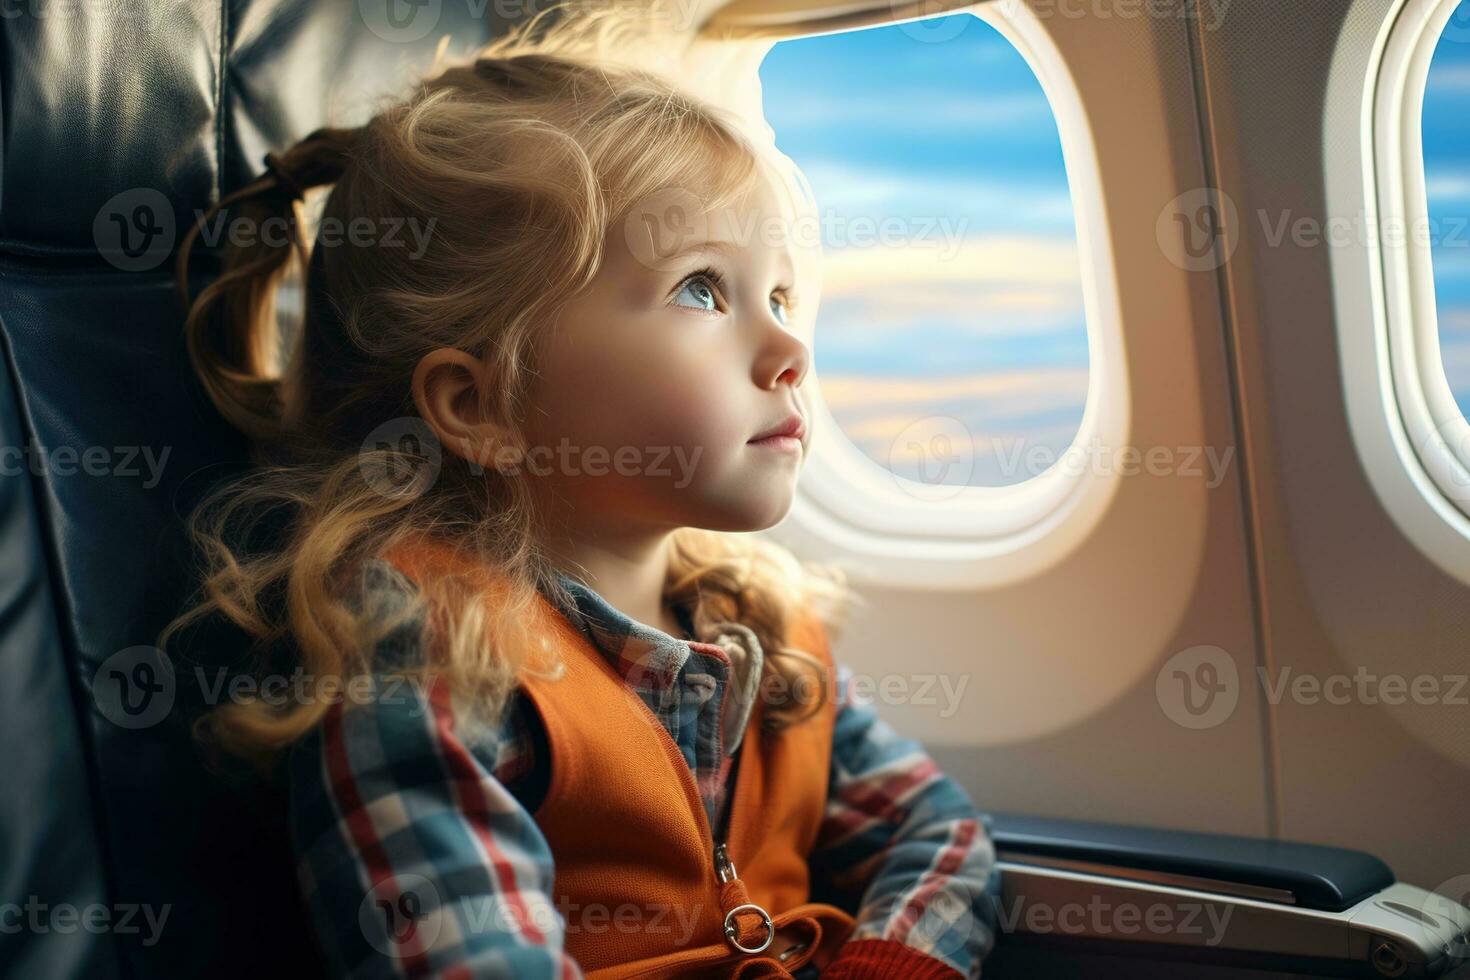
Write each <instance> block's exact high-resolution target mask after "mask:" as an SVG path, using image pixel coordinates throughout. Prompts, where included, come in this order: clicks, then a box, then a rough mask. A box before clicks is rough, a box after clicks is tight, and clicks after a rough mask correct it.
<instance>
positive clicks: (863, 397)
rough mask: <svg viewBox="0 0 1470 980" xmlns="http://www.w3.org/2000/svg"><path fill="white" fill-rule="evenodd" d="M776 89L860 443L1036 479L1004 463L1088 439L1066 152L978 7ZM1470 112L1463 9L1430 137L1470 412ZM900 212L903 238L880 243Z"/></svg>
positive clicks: (885, 455)
mask: <svg viewBox="0 0 1470 980" xmlns="http://www.w3.org/2000/svg"><path fill="white" fill-rule="evenodd" d="M761 81H762V88H763V93H764V108H765V113H766V118H767V120H768V121H769V122H770V124H771V126H772V128H773V129H774V131H775V134H776V143H777V145H778V146H779V147H780V148H781V150H782V151H784V152H785V153H786V154H787V155H788V156H790V157H791V158H792V159H793V160H794V161H795V162H796V163H797V165H798V166H800V167H801V169H802V170H803V172H804V173H805V174H806V175H807V177H808V179H809V180H810V182H811V185H812V189H813V192H814V193H815V195H816V200H817V204H818V207H819V212H820V216H821V221H822V228H823V238H824V250H825V253H826V263H825V273H824V283H823V289H822V301H821V307H820V310H819V313H818V321H817V328H816V343H815V349H814V354H815V359H816V369H817V374H818V376H819V377H820V379H821V385H822V391H823V395H824V397H825V400H826V401H827V404H828V406H829V407H830V408H831V410H832V413H833V415H834V416H835V418H836V419H837V421H838V423H839V424H840V425H841V426H842V429H843V431H844V432H845V433H846V434H847V436H848V437H849V438H850V439H851V440H852V441H853V443H854V444H855V445H857V446H858V448H859V449H861V450H862V451H863V452H864V453H865V454H866V455H867V456H868V457H869V458H870V459H872V460H873V461H874V462H875V463H877V464H878V465H880V466H884V467H886V468H888V469H890V470H892V471H893V472H895V473H898V474H900V475H903V476H909V477H911V478H925V477H923V476H922V475H921V473H920V471H919V469H918V468H917V467H919V466H920V461H919V459H918V458H917V456H916V454H915V453H914V452H913V451H912V450H913V449H914V448H915V446H916V445H919V444H927V440H928V438H929V435H928V434H932V435H933V437H935V438H938V437H941V436H945V435H947V436H948V437H949V439H950V441H949V442H948V443H945V445H946V446H951V447H953V448H954V451H956V452H958V453H960V454H962V455H967V456H968V457H969V459H968V463H969V464H970V465H968V466H961V467H955V468H951V469H950V470H949V471H948V473H947V474H946V475H945V476H944V477H942V478H941V482H948V483H968V484H972V485H982V486H999V485H1006V484H1013V483H1019V482H1021V481H1023V480H1025V479H1027V478H1028V477H1030V476H1034V475H1036V474H1035V473H1032V472H1026V471H1024V470H1018V469H1016V468H1015V466H1014V465H1013V463H1009V464H1008V463H1007V460H1011V461H1014V460H1015V459H1017V458H1024V457H1023V456H1020V455H1019V454H1017V453H1016V452H1015V449H1016V447H1017V446H1018V445H1020V446H1024V447H1027V448H1030V447H1033V446H1045V447H1047V448H1049V449H1051V450H1052V451H1053V452H1054V453H1058V454H1059V453H1061V452H1062V451H1063V450H1064V449H1065V448H1066V447H1067V446H1068V445H1069V444H1070V443H1071V441H1072V439H1073V437H1074V436H1075V435H1076V432H1077V427H1078V424H1079V423H1080V421H1081V418H1082V406H1083V403H1084V401H1085V399H1086V395H1087V336H1086V331H1085V328H1084V321H1083V310H1082V295H1081V289H1080V285H1079V271H1080V270H1079V266H1078V258H1077V251H1076V232H1075V224H1074V217H1073V211H1072V204H1071V198H1070V194H1069V191H1068V186H1067V176H1066V172H1065V169H1064V166H1063V163H1062V152H1061V144H1060V141H1059V139H1058V136H1057V129H1056V121H1055V118H1054V117H1053V115H1052V112H1051V108H1050V106H1049V105H1048V103H1047V100H1046V97H1045V95H1044V94H1043V92H1042V90H1041V86H1040V85H1039V83H1038V82H1037V80H1036V77H1035V75H1034V74H1033V73H1032V71H1031V69H1030V67H1029V66H1028V65H1027V64H1026V62H1025V60H1024V59H1022V57H1021V56H1020V54H1019V53H1018V52H1017V51H1016V50H1015V48H1014V47H1012V46H1011V44H1010V42H1008V41H1006V40H1005V38H1003V37H1002V36H1001V35H1000V34H999V33H997V32H996V31H995V29H994V28H992V27H990V26H989V25H988V24H986V23H985V22H984V21H982V20H980V19H978V18H976V17H973V16H971V15H970V14H967V13H961V14H955V15H952V16H950V17H945V18H941V19H938V20H936V21H925V22H923V24H922V26H916V25H912V24H910V25H903V24H900V25H895V26H889V27H882V28H873V29H868V30H862V31H849V32H846V33H842V34H831V35H826V36H823V37H814V38H801V39H797V40H793V41H785V42H782V43H780V44H777V45H776V46H775V47H774V48H772V50H771V53H770V54H769V55H768V56H767V58H766V60H765V62H764V64H763V65H762V67H761ZM1467 119H1470V0H1463V2H1462V3H1461V4H1460V6H1459V8H1458V9H1457V11H1456V13H1455V15H1454V18H1453V19H1452V21H1451V23H1450V25H1449V27H1448V28H1447V29H1446V31H1445V34H1444V37H1443V39H1442V40H1441V41H1440V44H1439V46H1438V48H1437V49H1436V52H1435V56H1434V59H1433V62H1432V64H1431V67H1430V74H1429V82H1428V88H1427V91H1426V93H1425V101H1424V120H1423V122H1424V160H1425V179H1426V184H1427V188H1428V201H1429V216H1430V218H1431V221H1432V225H1431V228H1432V229H1433V233H1434V238H1433V245H1432V256H1433V265H1434V278H1435V294H1436V305H1437V307H1438V310H1437V315H1438V321H1439V329H1440V344H1441V348H1442V354H1443V357H1444V361H1445V371H1446V376H1447V377H1448V379H1449V382H1450V387H1451V389H1452V390H1453V391H1454V393H1455V397H1456V399H1457V400H1458V402H1459V404H1460V408H1461V410H1462V411H1465V412H1467V413H1470V221H1467V216H1470V127H1467V125H1466V123H1465V120H1467ZM885 219H886V220H887V221H888V222H889V223H890V224H888V225H884V227H890V228H892V229H893V231H892V232H891V233H890V234H889V236H888V237H887V239H886V240H877V241H875V239H876V238H878V236H876V235H875V234H874V233H873V231H872V229H875V228H877V227H878V226H879V225H880V223H883V222H884V221H885ZM863 221H867V222H869V224H868V225H867V226H866V228H867V229H869V230H868V233H867V236H866V237H863V236H862V234H861V230H862V229H863V228H864V227H865V226H864V225H863V224H862V222H863ZM951 419H952V420H957V421H958V425H957V424H956V423H955V422H953V421H948V420H951ZM916 434H917V435H916ZM960 437H963V438H965V439H968V443H969V445H968V446H965V445H963V443H962V442H960V444H958V445H957V444H956V442H957V440H958V439H960ZM916 439H917V441H916ZM1043 458H1045V457H1044V456H1043Z"/></svg>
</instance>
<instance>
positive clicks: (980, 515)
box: [783, 4, 1131, 589]
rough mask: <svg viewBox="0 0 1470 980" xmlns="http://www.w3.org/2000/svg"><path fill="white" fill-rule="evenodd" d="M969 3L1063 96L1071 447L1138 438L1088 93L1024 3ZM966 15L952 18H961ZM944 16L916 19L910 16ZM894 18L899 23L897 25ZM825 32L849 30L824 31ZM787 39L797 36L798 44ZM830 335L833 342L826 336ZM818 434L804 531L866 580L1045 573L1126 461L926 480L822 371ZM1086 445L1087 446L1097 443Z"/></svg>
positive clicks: (994, 580)
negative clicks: (853, 422)
mask: <svg viewBox="0 0 1470 980" xmlns="http://www.w3.org/2000/svg"><path fill="white" fill-rule="evenodd" d="M1008 6H1009V7H1010V8H1011V9H1008V10H1001V9H999V7H1000V5H994V4H991V5H981V6H979V7H975V8H970V9H968V10H966V11H961V12H960V15H963V14H969V15H970V16H974V17H976V18H977V19H979V20H982V21H984V22H985V23H986V24H989V25H990V26H991V27H993V28H994V29H995V30H996V31H997V32H999V33H1000V34H1001V35H1002V36H1003V37H1005V38H1006V40H1007V41H1009V42H1010V43H1011V44H1012V45H1013V46H1014V47H1015V49H1016V51H1017V52H1018V53H1019V54H1020V55H1021V57H1022V58H1024V59H1025V60H1026V62H1027V64H1028V65H1029V66H1030V68H1031V70H1032V72H1033V73H1034V74H1035V76H1036V79H1037V81H1038V83H1039V85H1040V87H1041V89H1042V92H1043V94H1044V95H1045V96H1046V98H1047V101H1048V103H1049V104H1050V107H1051V110H1052V114H1053V118H1054V120H1055V122H1056V126H1057V132H1058V136H1059V138H1060V141H1061V144H1062V157H1063V163H1064V167H1065V170H1066V174H1067V183H1068V188H1069V193H1070V195H1071V199H1072V208H1073V215H1074V221H1075V227H1076V244H1077V257H1078V262H1079V266H1080V285H1081V293H1082V301H1083V318H1084V327H1085V329H1086V332H1087V345H1088V386H1087V396H1086V400H1085V402H1084V405H1083V411H1082V418H1081V420H1080V422H1079V424H1078V429H1077V433H1076V435H1075V436H1074V437H1073V441H1072V443H1071V447H1070V448H1069V450H1067V451H1065V452H1064V453H1063V454H1061V455H1060V456H1059V458H1060V459H1065V458H1066V456H1067V453H1068V452H1072V451H1074V450H1076V449H1077V448H1078V447H1081V446H1097V447H1100V448H1101V449H1102V450H1103V451H1105V452H1106V451H1113V448H1114V447H1118V446H1122V445H1124V444H1125V443H1126V439H1127V434H1128V432H1129V427H1130V408H1131V406H1130V402H1129V393H1128V385H1127V373H1126V366H1125V364H1124V359H1123V350H1124V348H1123V330H1122V319H1121V313H1120V308H1119V302H1118V297H1117V275H1116V271H1115V270H1116V267H1115V265H1114V261H1113V254H1112V245H1111V241H1110V239H1109V237H1108V228H1109V225H1108V221H1107V217H1106V213H1105V207H1104V199H1103V195H1102V181H1101V176H1100V173H1099V170H1098V166H1097V158H1096V153H1095V150H1094V143H1093V138H1092V133H1091V128H1090V126H1089V124H1088V119H1087V116H1086V113H1085V110H1084V108H1083V105H1082V98H1081V94H1080V93H1079V92H1078V90H1077V87H1076V84H1075V82H1074V80H1073V79H1072V76H1071V73H1070V71H1069V70H1068V69H1067V66H1066V63H1065V61H1064V60H1063V58H1062V57H1061V54H1060V52H1059V51H1058V49H1057V47H1056V45H1055V43H1054V42H1053V41H1052V39H1051V37H1050V35H1049V34H1048V33H1047V32H1046V30H1045V29H1044V27H1043V25H1042V24H1041V22H1040V20H1039V19H1038V18H1037V16H1036V14H1035V13H1034V12H1032V11H1031V10H1030V9H1029V8H1028V7H1027V6H1025V5H1024V4H1015V5H1008ZM953 15H955V14H954V13H953V12H951V13H946V14H941V15H939V16H953ZM925 19H931V18H927V17H915V18H908V19H906V20H903V21H898V22H895V23H896V25H897V26H899V27H900V28H901V27H902V25H903V24H906V23H911V22H914V21H919V20H925ZM886 26H894V25H893V24H890V25H886ZM818 33H838V32H836V31H833V32H818ZM783 40H794V38H787V39H783ZM819 342H820V341H819ZM810 380H811V381H814V382H815V384H814V387H815V388H816V392H815V393H814V397H813V398H812V402H813V410H814V418H813V419H812V422H813V429H814V435H815V438H814V439H813V440H812V446H813V451H812V454H811V457H810V458H809V459H808V461H807V463H806V468H805V472H804V473H803V475H802V480H801V484H800V486H799V490H798V494H797V499H796V501H795V503H794V504H793V507H792V512H791V515H790V516H789V517H788V520H787V521H786V522H784V524H785V525H787V530H788V531H790V532H791V533H792V536H793V537H795V538H798V539H806V540H807V542H808V543H809V544H810V545H812V546H815V547H817V548H819V549H820V550H821V551H822V552H824V553H827V554H829V555H830V554H831V553H832V552H833V551H834V549H835V551H836V552H837V555H836V556H835V557H838V558H840V559H844V560H846V562H847V563H848V565H849V567H850V568H852V569H853V570H854V574H855V577H857V578H859V579H861V580H863V581H866V582H877V583H880V584H881V583H889V584H903V585H905V586H915V587H928V588H951V589H966V588H974V587H977V586H986V585H997V584H1004V583H1007V582H1011V581H1015V580H1018V579H1020V578H1023V577H1026V576H1029V575H1032V574H1035V573H1037V572H1039V571H1041V570H1042V569H1044V568H1046V567H1048V566H1050V565H1052V564H1054V563H1056V562H1058V561H1060V560H1061V559H1062V558H1063V557H1065V556H1066V555H1067V554H1068V553H1070V552H1071V551H1072V550H1074V549H1075V548H1076V547H1077V546H1078V545H1080V544H1081V542H1082V541H1083V540H1085V539H1086V537H1087V536H1088V534H1089V533H1090V532H1091V531H1092V529H1093V528H1094V527H1095V526H1096V524H1097V523H1098V521H1099V520H1100V519H1101V517H1102V514H1103V513H1104V512H1105V511H1106V509H1107V506H1108V504H1109V502H1110V501H1111V500H1112V498H1113V495H1114V494H1115V493H1116V491H1117V488H1118V481H1119V474H1118V473H1117V472H1113V471H1112V469H1113V468H1108V467H1103V468H1100V469H1099V468H1094V467H1082V468H1080V470H1081V471H1080V472H1075V473H1073V472H1068V470H1069V469H1075V468H1074V467H1065V466H1061V465H1053V466H1051V467H1049V468H1048V469H1047V470H1046V471H1044V472H1042V473H1040V474H1038V475H1036V476H1033V477H1030V478H1028V479H1026V480H1024V481H1022V482H1020V483H1016V484H1012V485H1009V486H1003V487H972V486H959V485H955V486H954V487H953V492H952V493H949V492H947V491H948V487H947V486H942V485H921V486H922V489H923V491H924V492H923V493H917V494H916V493H914V492H913V491H912V490H905V489H904V488H903V484H904V483H905V482H907V481H903V480H901V478H899V477H897V476H896V475H894V474H892V473H891V472H888V471H886V470H885V469H884V468H882V467H881V466H879V465H878V464H877V463H875V462H874V461H872V460H871V459H869V458H868V457H867V456H866V454H864V453H863V452H862V450H860V449H859V448H858V447H857V446H856V445H855V444H854V443H853V442H852V441H851V440H849V439H848V438H847V436H846V435H845V434H843V433H842V431H841V428H840V426H838V424H837V422H836V420H835V419H834V418H833V416H832V414H831V412H830V410H829V409H828V408H827V406H826V403H825V401H824V400H823V399H822V397H821V383H820V378H819V377H818V372H816V371H814V372H813V373H812V377H811V379H810ZM1084 451H1086V450H1084Z"/></svg>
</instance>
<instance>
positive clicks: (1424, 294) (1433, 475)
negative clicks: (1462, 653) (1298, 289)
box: [1323, 0, 1470, 582]
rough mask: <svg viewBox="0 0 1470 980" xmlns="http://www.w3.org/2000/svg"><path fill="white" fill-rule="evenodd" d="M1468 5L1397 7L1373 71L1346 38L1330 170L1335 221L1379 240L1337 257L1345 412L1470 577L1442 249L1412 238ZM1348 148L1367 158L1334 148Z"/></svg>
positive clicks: (1387, 480) (1445, 559)
mask: <svg viewBox="0 0 1470 980" xmlns="http://www.w3.org/2000/svg"><path fill="white" fill-rule="evenodd" d="M1456 6H1457V0H1396V2H1394V3H1391V4H1389V5H1387V6H1386V7H1385V8H1384V9H1383V12H1382V20H1381V22H1380V24H1379V30H1378V35H1377V37H1376V38H1375V40H1374V45H1373V48H1372V51H1371V54H1370V56H1369V57H1368V59H1367V63H1366V65H1365V64H1363V63H1361V62H1360V61H1359V60H1358V58H1357V57H1355V56H1354V54H1353V44H1352V43H1351V40H1350V39H1348V38H1344V39H1343V40H1340V41H1339V44H1338V50H1337V53H1336V57H1335V59H1334V64H1333V67H1332V73H1331V77H1330V78H1329V80H1328V89H1327V91H1328V104H1327V113H1326V119H1325V125H1324V127H1323V167H1324V177H1325V186H1326V188H1327V204H1328V216H1329V218H1330V219H1331V220H1339V219H1348V220H1353V219H1356V220H1361V221H1362V222H1363V225H1364V227H1365V228H1366V229H1368V230H1369V231H1370V233H1369V234H1366V235H1364V236H1363V240H1362V241H1360V242H1358V243H1355V244H1353V245H1348V246H1342V247H1337V248H1333V249H1331V250H1330V256H1329V258H1330V262H1331V267H1332V277H1333V295H1334V299H1335V306H1336V317H1337V322H1336V329H1337V336H1338V351H1339V357H1340V365H1341V368H1342V383H1343V393H1344V400H1345V403H1346V404H1345V409H1346V413H1347V420H1348V428H1349V431H1350V433H1351V438H1352V442H1353V444H1354V446H1355V447H1356V449H1357V452H1358V458H1359V462H1360V463H1361V464H1362V467H1363V470H1364V473H1365V475H1366V477H1367V480H1368V482H1369V484H1370V485H1371V486H1372V487H1373V490H1374V492H1375V493H1376V494H1377V496H1378V499H1379V501H1380V503H1381V504H1382V505H1383V507H1384V510H1385V511H1386V512H1387V513H1388V515H1389V517H1390V518H1391V519H1392V520H1393V522H1394V523H1395V525H1396V526H1397V527H1398V528H1399V530H1400V531H1401V532H1402V533H1403V534H1404V536H1405V537H1407V538H1408V539H1409V541H1410V542H1411V543H1413V545H1414V546H1415V547H1416V548H1418V550H1419V551H1420V552H1421V553H1423V554H1424V555H1425V556H1426V557H1428V558H1429V559H1430V560H1431V561H1433V562H1434V563H1435V564H1436V565H1438V566H1439V567H1440V568H1441V569H1442V570H1443V571H1445V572H1446V573H1448V574H1450V575H1453V576H1455V577H1456V578H1458V579H1460V580H1461V581H1464V582H1470V465H1467V463H1470V424H1467V423H1466V420H1465V417H1464V416H1463V415H1462V414H1461V413H1460V411H1459V407H1458V406H1457V405H1456V404H1455V400H1454V396H1453V394H1452V392H1451V391H1450V388H1449V381H1448V377H1447V376H1446V374H1445V366H1444V360H1443V357H1442V356H1441V353H1440V348H1439V324H1438V319H1437V316H1436V314H1435V295H1434V269H1433V257H1432V255H1431V250H1430V246H1429V245H1428V243H1426V242H1424V241H1422V240H1420V238H1419V237H1418V236H1417V235H1416V234H1414V233H1412V232H1413V230H1414V229H1415V228H1416V227H1427V225H1422V226H1416V225H1415V224H1414V222H1427V220H1428V208H1427V191H1426V187H1425V173H1424V160H1423V133H1422V119H1421V115H1422V109H1423V101H1424V92H1425V85H1426V82H1427V80H1428V73H1429V65H1430V62H1431V61H1432V59H1433V56H1434V51H1435V48H1436V46H1437V45H1438V43H1439V40H1440V36H1441V34H1442V32H1443V29H1444V26H1445V25H1446V24H1447V23H1448V22H1449V19H1450V17H1451V16H1452V15H1453V13H1454V11H1455V9H1456ZM1346 33H1347V32H1344V34H1346ZM1342 146H1352V147H1354V148H1355V149H1356V152H1355V153H1349V154H1334V153H1333V152H1332V150H1333V148H1334V147H1342ZM1406 231H1407V232H1410V233H1406ZM1426 311H1427V312H1426Z"/></svg>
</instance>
